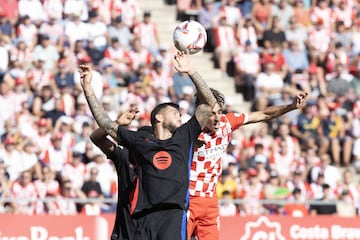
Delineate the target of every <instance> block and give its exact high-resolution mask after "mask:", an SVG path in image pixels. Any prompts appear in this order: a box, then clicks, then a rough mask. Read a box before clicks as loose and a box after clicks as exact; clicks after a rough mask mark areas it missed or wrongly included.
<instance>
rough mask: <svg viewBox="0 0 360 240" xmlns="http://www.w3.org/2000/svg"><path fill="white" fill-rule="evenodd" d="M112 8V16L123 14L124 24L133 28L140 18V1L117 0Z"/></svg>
mask: <svg viewBox="0 0 360 240" xmlns="http://www.w3.org/2000/svg"><path fill="white" fill-rule="evenodd" d="M110 10H111V17H112V18H115V17H116V16H119V15H121V18H122V21H123V22H124V24H125V25H126V26H128V27H129V28H130V29H132V28H133V27H134V25H135V23H136V22H137V20H138V16H139V13H140V6H139V2H138V1H123V0H115V1H114V2H113V3H112V5H111V8H110Z"/></svg>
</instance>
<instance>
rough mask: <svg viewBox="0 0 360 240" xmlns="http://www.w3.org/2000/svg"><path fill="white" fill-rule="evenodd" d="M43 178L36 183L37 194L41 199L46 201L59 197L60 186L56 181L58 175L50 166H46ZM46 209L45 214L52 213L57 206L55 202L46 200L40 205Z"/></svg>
mask: <svg viewBox="0 0 360 240" xmlns="http://www.w3.org/2000/svg"><path fill="white" fill-rule="evenodd" d="M41 174H42V176H43V178H42V179H37V180H35V181H34V185H35V188H36V192H37V193H38V196H39V198H41V199H44V198H47V197H50V198H51V197H53V198H54V197H57V196H58V194H59V193H60V184H59V182H58V181H57V180H56V179H55V177H56V174H55V172H54V171H52V170H51V169H50V168H49V167H48V166H44V167H43V168H42V172H41ZM38 204H41V207H43V208H44V211H45V213H49V212H52V210H53V209H54V208H56V206H55V201H54V200H46V201H45V202H41V203H38Z"/></svg>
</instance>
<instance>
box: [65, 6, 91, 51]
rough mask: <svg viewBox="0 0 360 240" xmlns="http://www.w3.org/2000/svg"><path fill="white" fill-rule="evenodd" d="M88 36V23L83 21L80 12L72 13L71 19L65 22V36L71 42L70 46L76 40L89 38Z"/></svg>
mask: <svg viewBox="0 0 360 240" xmlns="http://www.w3.org/2000/svg"><path fill="white" fill-rule="evenodd" d="M69 1H75V0H67V2H69ZM76 1H77V0H76ZM77 2H81V1H77ZM65 7H66V5H65ZM88 36H89V30H88V25H87V24H86V23H84V22H82V21H81V19H80V15H79V14H78V13H71V15H70V17H69V21H67V22H66V23H65V37H66V38H67V41H68V42H69V43H70V46H71V47H73V46H74V44H75V43H76V41H84V40H87V39H88Z"/></svg>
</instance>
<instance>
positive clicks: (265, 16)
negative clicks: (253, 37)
mask: <svg viewBox="0 0 360 240" xmlns="http://www.w3.org/2000/svg"><path fill="white" fill-rule="evenodd" d="M271 11H272V4H271V1H269V0H259V1H256V2H255V3H254V6H253V8H252V11H251V19H252V22H253V23H254V27H255V29H256V32H257V34H258V36H260V38H262V36H263V34H264V32H265V30H266V29H269V28H270V23H271V15H272V12H271Z"/></svg>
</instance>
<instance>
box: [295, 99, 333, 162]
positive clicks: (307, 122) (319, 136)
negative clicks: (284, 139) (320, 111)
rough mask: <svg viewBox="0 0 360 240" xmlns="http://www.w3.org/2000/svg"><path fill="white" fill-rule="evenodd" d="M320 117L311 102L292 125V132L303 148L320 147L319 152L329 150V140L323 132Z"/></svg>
mask: <svg viewBox="0 0 360 240" xmlns="http://www.w3.org/2000/svg"><path fill="white" fill-rule="evenodd" d="M319 126H320V118H319V117H318V116H317V115H316V114H315V112H314V106H311V105H310V104H308V105H306V106H305V107H304V108H303V111H302V113H300V114H299V116H298V117H297V120H296V124H295V125H293V126H292V127H291V133H292V134H293V135H294V136H295V137H297V138H298V139H299V141H300V145H301V147H302V148H305V149H306V148H312V147H316V148H317V147H318V154H319V155H320V156H321V155H322V154H324V153H326V152H327V151H328V147H329V141H328V139H327V138H325V136H324V135H323V133H322V132H321V128H319Z"/></svg>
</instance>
